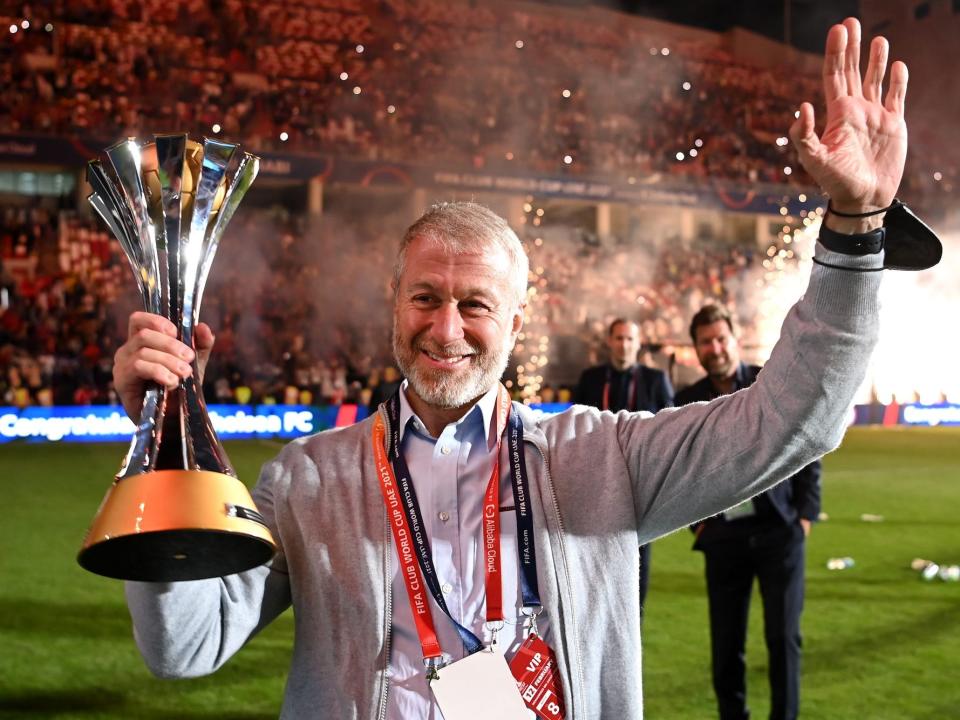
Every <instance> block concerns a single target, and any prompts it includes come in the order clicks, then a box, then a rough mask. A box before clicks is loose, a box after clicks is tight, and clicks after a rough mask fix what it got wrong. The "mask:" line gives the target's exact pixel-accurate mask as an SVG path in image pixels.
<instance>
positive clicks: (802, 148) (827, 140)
mask: <svg viewBox="0 0 960 720" xmlns="http://www.w3.org/2000/svg"><path fill="white" fill-rule="evenodd" d="M888 53H889V45H888V43H887V41H886V39H885V38H882V37H876V38H874V39H873V42H872V43H871V44H870V60H869V64H868V66H867V72H866V75H865V76H864V77H863V79H862V80H861V77H860V23H859V21H858V20H856V19H855V18H847V19H846V20H844V22H843V24H842V25H834V26H833V27H832V28H830V32H829V34H828V35H827V49H826V53H825V54H824V59H823V86H824V95H825V97H826V103H827V119H826V126H825V127H824V130H823V133H822V134H821V136H820V137H819V138H818V137H817V134H816V131H815V130H814V112H813V106H812V105H811V104H810V103H807V102H805V103H803V104H802V105H801V106H800V116H799V117H798V118H797V120H796V121H795V122H794V123H793V126H792V127H791V128H790V137H791V139H792V140H793V143H794V145H795V146H796V147H797V152H798V153H799V155H800V162H801V163H802V164H803V166H804V168H806V170H807V172H809V173H810V175H811V176H812V177H813V179H814V180H816V182H817V183H818V184H819V185H820V187H821V188H822V189H823V191H824V192H826V193H827V194H828V195H829V196H830V201H831V205H832V207H833V208H835V209H836V210H838V211H840V212H846V213H863V212H869V211H872V210H877V209H880V208H884V207H887V206H888V205H889V204H890V203H891V201H892V200H893V198H894V196H895V195H896V192H897V188H898V187H899V186H900V180H901V178H902V177H903V167H904V163H905V161H906V156H907V125H906V123H905V122H904V118H903V112H904V99H905V97H906V94H907V66H906V65H905V64H904V63H902V62H900V61H897V62H895V63H893V65H892V66H891V68H890V82H889V87H888V88H887V95H886V98H885V99H884V98H883V97H882V84H883V78H884V75H885V74H886V68H887V55H888ZM881 222H882V217H880V216H876V217H875V218H871V219H870V221H869V222H867V221H863V222H861V223H860V227H858V228H856V230H859V231H863V230H866V229H869V227H876V226H879V225H880V223H881ZM864 226H869V227H864ZM851 229H853V228H851Z"/></svg>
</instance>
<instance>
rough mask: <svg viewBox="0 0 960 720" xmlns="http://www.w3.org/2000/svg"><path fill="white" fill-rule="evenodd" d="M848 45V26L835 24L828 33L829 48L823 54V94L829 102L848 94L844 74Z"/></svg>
mask: <svg viewBox="0 0 960 720" xmlns="http://www.w3.org/2000/svg"><path fill="white" fill-rule="evenodd" d="M846 47H847V28H846V27H844V26H843V25H834V26H833V27H832V28H830V32H829V33H828V34H827V49H826V52H825V53H824V55H823V94H824V96H825V97H826V100H827V102H830V101H832V100H836V99H837V98H838V97H841V96H843V95H846V94H847V79H846V77H845V76H844V72H843V67H844V51H845V50H846Z"/></svg>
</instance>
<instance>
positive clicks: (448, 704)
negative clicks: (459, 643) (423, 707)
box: [430, 650, 530, 720]
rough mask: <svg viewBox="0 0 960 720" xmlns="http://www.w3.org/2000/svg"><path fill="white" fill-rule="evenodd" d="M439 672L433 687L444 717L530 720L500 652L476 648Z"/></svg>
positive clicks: (515, 682) (459, 719) (465, 719)
mask: <svg viewBox="0 0 960 720" xmlns="http://www.w3.org/2000/svg"><path fill="white" fill-rule="evenodd" d="M437 674H438V675H439V677H438V678H437V679H436V680H433V681H432V682H431V683H430V689H431V690H432V691H433V696H434V697H435V698H436V699H437V705H439V706H440V710H441V712H443V718H444V720H493V719H494V718H495V719H496V720H530V712H529V711H528V710H527V707H526V705H524V703H523V698H521V697H520V691H519V690H518V689H517V681H516V680H515V679H514V677H513V675H512V674H511V673H510V668H509V667H508V666H507V660H506V658H504V657H503V655H501V654H500V653H498V652H489V651H487V650H481V651H480V652H475V653H474V654H473V655H468V656H467V657H465V658H464V659H463V660H458V661H457V662H455V663H453V664H452V665H447V666H446V667H443V668H440V670H438V671H437Z"/></svg>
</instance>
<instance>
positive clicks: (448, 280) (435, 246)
mask: <svg viewBox="0 0 960 720" xmlns="http://www.w3.org/2000/svg"><path fill="white" fill-rule="evenodd" d="M512 277H513V268H511V266H510V260H509V258H508V256H507V254H506V252H504V251H503V250H502V249H500V248H489V249H487V250H484V251H481V252H476V253H473V252H467V253H457V254H454V253H450V252H449V251H447V250H445V249H444V247H443V246H442V245H441V244H439V243H436V242H434V241H432V240H431V239H429V238H424V237H418V238H416V239H415V240H413V241H412V242H411V243H410V245H409V247H408V248H407V254H406V262H405V263H404V269H403V274H402V275H401V276H400V279H399V284H398V287H397V293H396V301H395V303H394V314H393V352H394V355H395V356H396V358H397V363H398V364H399V366H400V369H401V370H402V371H403V374H404V375H406V377H407V379H408V380H409V382H410V387H411V389H412V390H413V391H414V392H415V393H416V394H417V396H418V397H420V398H421V399H422V400H423V401H424V402H426V403H427V404H428V405H432V406H434V407H436V408H442V409H453V408H459V407H464V406H467V405H470V404H472V403H473V402H474V401H475V400H477V399H478V398H479V397H480V396H482V395H484V394H485V393H486V392H487V391H488V390H490V388H492V387H493V386H494V385H495V384H496V383H497V381H498V380H499V379H500V377H501V376H502V375H503V371H504V370H505V369H506V366H507V360H508V359H509V357H510V351H511V350H512V349H513V345H514V342H515V341H516V338H517V333H518V332H519V331H520V327H521V326H522V324H523V311H522V309H521V307H520V303H519V300H518V298H517V297H516V289H515V288H514V286H513V285H512V283H511V278H512Z"/></svg>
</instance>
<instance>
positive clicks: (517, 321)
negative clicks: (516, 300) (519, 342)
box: [511, 303, 527, 340]
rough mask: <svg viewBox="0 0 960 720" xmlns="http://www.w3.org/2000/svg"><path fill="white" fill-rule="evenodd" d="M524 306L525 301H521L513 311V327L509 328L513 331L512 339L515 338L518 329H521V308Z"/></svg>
mask: <svg viewBox="0 0 960 720" xmlns="http://www.w3.org/2000/svg"><path fill="white" fill-rule="evenodd" d="M526 306H527V305H526V303H521V304H520V305H518V306H517V308H516V309H515V310H514V311H513V327H512V328H511V332H513V337H514V340H516V337H517V334H518V333H519V332H520V330H522V329H523V310H524V308H525V307H526Z"/></svg>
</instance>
